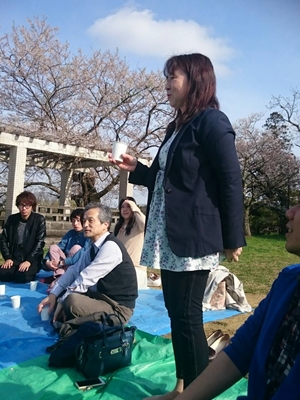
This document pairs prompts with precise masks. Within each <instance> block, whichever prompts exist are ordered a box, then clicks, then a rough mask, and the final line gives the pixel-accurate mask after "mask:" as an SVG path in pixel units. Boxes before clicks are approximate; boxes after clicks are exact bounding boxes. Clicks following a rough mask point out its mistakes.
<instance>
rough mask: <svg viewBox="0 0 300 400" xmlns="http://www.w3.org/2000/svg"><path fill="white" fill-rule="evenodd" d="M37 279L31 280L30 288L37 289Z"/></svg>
mask: <svg viewBox="0 0 300 400" xmlns="http://www.w3.org/2000/svg"><path fill="white" fill-rule="evenodd" d="M37 284H38V283H37V281H31V282H30V290H36V288H37Z"/></svg>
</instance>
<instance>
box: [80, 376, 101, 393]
mask: <svg viewBox="0 0 300 400" xmlns="http://www.w3.org/2000/svg"><path fill="white" fill-rule="evenodd" d="M103 385H105V381H104V380H103V379H102V378H92V379H85V380H84V381H77V382H75V386H76V387H77V389H80V390H90V389H93V388H95V387H98V386H103Z"/></svg>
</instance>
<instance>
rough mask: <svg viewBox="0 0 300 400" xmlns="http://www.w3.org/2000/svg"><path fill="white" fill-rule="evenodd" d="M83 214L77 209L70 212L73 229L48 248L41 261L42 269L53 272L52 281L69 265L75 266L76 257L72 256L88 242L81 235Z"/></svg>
mask: <svg viewBox="0 0 300 400" xmlns="http://www.w3.org/2000/svg"><path fill="white" fill-rule="evenodd" d="M83 213H84V209H83V208H77V209H76V210H73V211H72V212H71V215H70V219H71V223H72V226H73V229H71V230H69V231H68V232H67V233H66V234H65V235H64V236H63V237H62V239H61V241H60V242H59V243H57V244H52V245H51V246H50V248H49V251H48V252H47V254H46V256H45V258H44V259H43V261H42V266H43V268H44V269H46V270H50V271H54V272H53V277H54V279H57V278H59V277H60V276H61V275H62V274H64V272H65V271H66V270H67V269H68V267H69V266H70V265H72V264H75V262H76V261H77V260H78V256H76V257H73V256H74V255H75V254H76V253H77V252H78V251H79V250H81V249H82V248H83V247H84V246H85V243H86V242H87V240H88V239H87V238H86V237H85V236H84V233H83V227H82V219H83Z"/></svg>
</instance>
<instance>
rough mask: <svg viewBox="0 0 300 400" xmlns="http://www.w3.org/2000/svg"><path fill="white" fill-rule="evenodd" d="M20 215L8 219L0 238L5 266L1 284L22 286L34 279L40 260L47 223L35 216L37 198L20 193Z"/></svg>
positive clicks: (0, 279) (37, 215)
mask: <svg viewBox="0 0 300 400" xmlns="http://www.w3.org/2000/svg"><path fill="white" fill-rule="evenodd" d="M16 206H17V207H18V209H19V210H20V212H19V213H17V214H13V215H10V216H9V217H8V219H7V221H6V223H5V225H4V229H3V232H2V235H1V237H0V250H1V254H2V257H3V258H4V260H5V261H4V263H3V264H2V266H1V268H0V281H4V282H11V281H13V282H17V283H25V282H30V281H32V280H34V279H35V275H36V274H37V272H38V271H39V269H40V265H41V260H42V258H43V247H44V245H45V242H44V239H45V236H46V222H45V218H44V216H43V215H40V214H37V213H35V212H34V211H35V209H36V198H35V195H34V194H33V193H31V192H27V191H25V192H22V193H20V194H19V195H18V196H17V198H16Z"/></svg>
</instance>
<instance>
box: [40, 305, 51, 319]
mask: <svg viewBox="0 0 300 400" xmlns="http://www.w3.org/2000/svg"><path fill="white" fill-rule="evenodd" d="M48 319H49V307H43V308H42V311H41V320H42V321H48Z"/></svg>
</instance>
